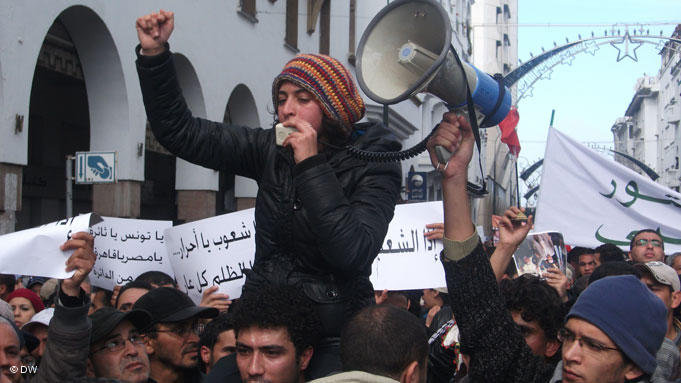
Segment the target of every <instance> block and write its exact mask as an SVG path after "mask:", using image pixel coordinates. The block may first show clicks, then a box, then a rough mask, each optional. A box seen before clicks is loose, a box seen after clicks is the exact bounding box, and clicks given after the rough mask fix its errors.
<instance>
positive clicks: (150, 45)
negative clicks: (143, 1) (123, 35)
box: [135, 9, 175, 56]
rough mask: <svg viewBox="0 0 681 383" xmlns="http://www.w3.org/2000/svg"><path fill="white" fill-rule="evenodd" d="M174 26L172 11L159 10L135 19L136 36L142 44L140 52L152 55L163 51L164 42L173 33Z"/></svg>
mask: <svg viewBox="0 0 681 383" xmlns="http://www.w3.org/2000/svg"><path fill="white" fill-rule="evenodd" d="M174 27H175V14H174V13H173V12H169V11H164V10H162V9H161V10H159V11H158V12H157V13H150V14H148V15H144V16H142V17H140V18H138V19H137V21H136V22H135V28H137V38H138V39H139V41H140V45H141V46H142V50H141V51H140V53H141V54H143V55H145V56H154V55H157V54H159V53H162V52H163V51H165V43H166V42H167V41H168V39H169V38H170V35H171V34H172V33H173V28H174Z"/></svg>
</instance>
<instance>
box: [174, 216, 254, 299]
mask: <svg viewBox="0 0 681 383" xmlns="http://www.w3.org/2000/svg"><path fill="white" fill-rule="evenodd" d="M254 212H255V209H248V210H241V211H238V212H235V213H230V214H223V215H219V216H217V217H211V218H206V219H202V220H200V221H195V222H190V223H186V224H183V225H179V226H175V227H172V228H170V229H166V230H165V232H164V234H165V238H166V247H167V249H168V254H169V255H170V259H171V262H172V265H173V270H174V271H175V278H176V279H177V285H178V287H179V288H180V289H181V290H182V291H184V292H186V293H187V294H188V295H189V296H190V297H191V298H192V299H193V300H194V302H196V303H197V304H198V303H199V302H200V301H201V294H202V293H203V291H204V290H205V289H207V288H209V287H211V286H213V285H216V286H218V287H219V289H218V291H219V292H221V293H224V294H228V295H229V296H230V298H232V299H235V298H238V297H240V296H241V287H242V286H243V284H244V282H245V278H246V277H245V275H244V273H243V269H245V268H248V269H250V268H252V266H253V258H254V256H255V223H254Z"/></svg>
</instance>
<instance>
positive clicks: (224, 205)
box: [215, 84, 260, 214]
mask: <svg viewBox="0 0 681 383" xmlns="http://www.w3.org/2000/svg"><path fill="white" fill-rule="evenodd" d="M223 121H224V123H225V124H228V125H242V126H248V127H250V128H256V127H259V126H260V119H259V118H258V109H257V107H256V104H255V99H254V98H253V94H252V93H251V91H250V89H248V87H247V86H246V85H244V84H239V85H237V86H236V87H234V90H233V91H232V93H231V94H230V95H229V100H228V101H227V107H226V108H225V117H224V119H223ZM257 193H258V185H257V184H256V182H255V181H254V180H251V179H249V178H244V177H240V176H235V175H234V174H228V173H225V172H220V179H219V188H218V193H217V202H216V206H215V207H216V209H215V210H216V214H224V213H230V212H233V211H236V210H242V209H245V208H249V207H252V206H255V197H256V195H257Z"/></svg>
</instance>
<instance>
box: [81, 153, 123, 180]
mask: <svg viewBox="0 0 681 383" xmlns="http://www.w3.org/2000/svg"><path fill="white" fill-rule="evenodd" d="M117 159H118V158H117V153H116V152H76V169H75V170H76V176H75V179H76V183H77V184H100V183H114V182H116V181H117V173H116V165H117Z"/></svg>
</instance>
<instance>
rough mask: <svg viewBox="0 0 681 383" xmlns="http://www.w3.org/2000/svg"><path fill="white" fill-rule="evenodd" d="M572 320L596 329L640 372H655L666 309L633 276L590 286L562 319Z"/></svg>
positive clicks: (608, 278) (608, 279) (599, 282)
mask: <svg viewBox="0 0 681 383" xmlns="http://www.w3.org/2000/svg"><path fill="white" fill-rule="evenodd" d="M573 317H576V318H581V319H584V320H585V321H587V322H589V323H591V324H593V325H594V326H596V327H598V328H599V329H600V330H601V331H603V332H604V333H605V334H606V335H607V336H608V337H610V339H612V341H613V342H614V343H615V344H616V345H617V347H619V348H620V349H621V350H622V352H623V353H624V354H625V355H626V356H627V357H629V359H631V360H632V361H633V362H634V364H636V365H637V366H638V367H639V368H640V369H641V370H643V371H644V372H646V373H648V374H651V375H652V373H653V372H654V371H655V367H656V365H657V362H656V360H655V354H657V350H658V349H659V348H660V345H662V341H663V340H664V336H665V333H666V332H667V320H666V317H667V309H666V308H665V306H664V304H663V303H662V300H661V299H660V298H658V297H657V296H655V295H654V294H653V293H652V292H650V290H648V287H646V285H644V284H643V283H642V282H641V281H639V280H638V278H636V277H635V276H633V275H618V276H613V277H605V278H603V279H599V280H598V281H596V282H594V283H592V284H590V285H589V287H588V288H587V289H586V290H584V292H583V293H582V294H581V295H580V296H579V298H578V299H577V302H575V304H574V306H572V309H571V310H570V313H568V315H567V317H566V319H569V318H573Z"/></svg>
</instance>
